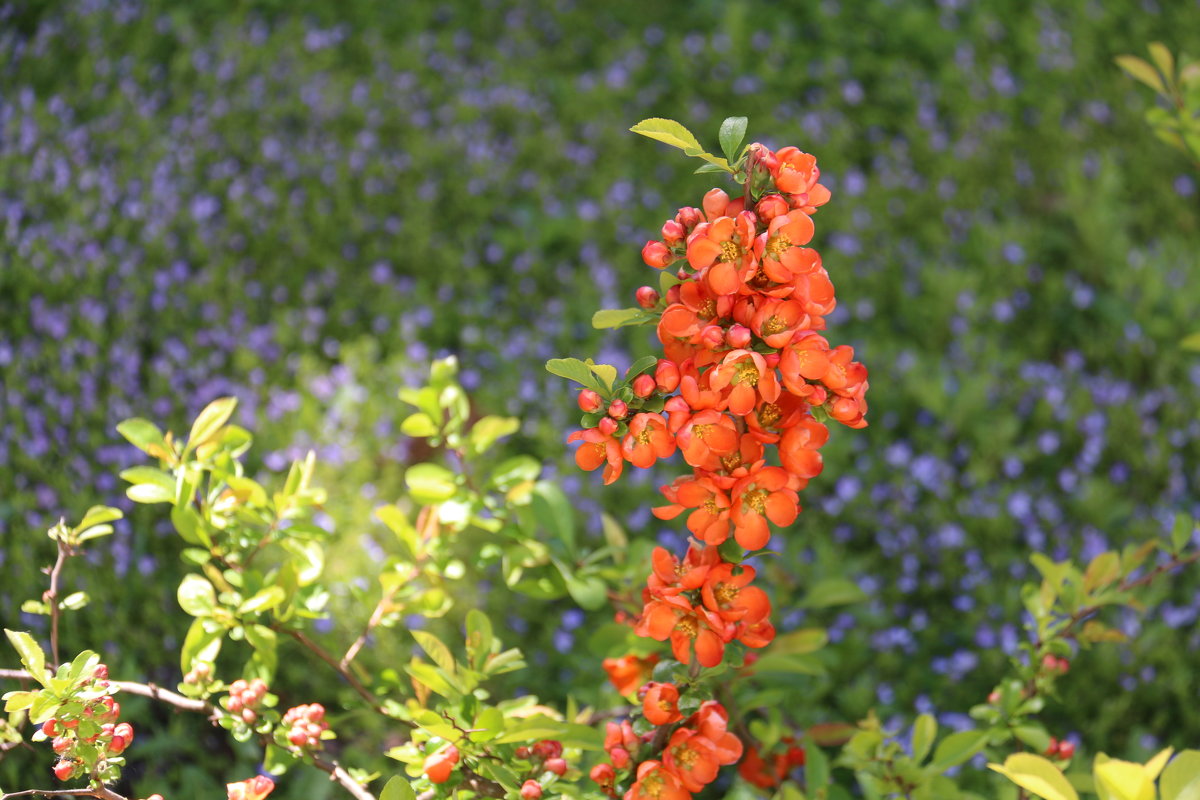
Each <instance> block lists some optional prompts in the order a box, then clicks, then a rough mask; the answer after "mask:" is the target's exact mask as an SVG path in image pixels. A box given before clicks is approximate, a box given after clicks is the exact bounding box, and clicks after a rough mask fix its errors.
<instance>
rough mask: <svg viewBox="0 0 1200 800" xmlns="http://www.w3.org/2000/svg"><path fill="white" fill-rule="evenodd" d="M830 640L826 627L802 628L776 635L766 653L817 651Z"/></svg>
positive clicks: (780, 653)
mask: <svg viewBox="0 0 1200 800" xmlns="http://www.w3.org/2000/svg"><path fill="white" fill-rule="evenodd" d="M828 641H829V634H828V632H826V631H825V629H824V628H801V629H799V630H795V631H791V632H789V633H785V634H782V635H780V636H777V637H775V641H774V642H773V643H772V644H771V647H770V649H768V650H767V652H766V655H783V654H804V653H815V652H816V651H817V650H820V649H821V648H822V647H824V646H825V643H826V642H828Z"/></svg>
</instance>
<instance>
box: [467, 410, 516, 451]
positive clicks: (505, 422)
mask: <svg viewBox="0 0 1200 800" xmlns="http://www.w3.org/2000/svg"><path fill="white" fill-rule="evenodd" d="M520 429H521V420H519V419H517V418H516V417H495V416H487V417H484V418H483V419H481V420H479V422H476V423H475V424H474V425H473V426H472V427H471V433H470V434H469V435H468V436H467V449H468V450H469V451H470V452H472V453H476V454H478V453H485V452H487V451H488V450H489V449H491V446H492V445H494V444H495V443H496V442H497V441H498V440H500V439H503V438H504V437H505V436H511V435H512V434H514V433H516V432H517V431H519V430H520Z"/></svg>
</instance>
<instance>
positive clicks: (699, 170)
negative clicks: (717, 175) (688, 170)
mask: <svg viewBox="0 0 1200 800" xmlns="http://www.w3.org/2000/svg"><path fill="white" fill-rule="evenodd" d="M706 172H729V170H727V169H726V168H725V167H722V166H720V165H719V164H701V165H700V166H698V167H696V168H695V169H694V170H692V174H693V175H703V174H704V173H706Z"/></svg>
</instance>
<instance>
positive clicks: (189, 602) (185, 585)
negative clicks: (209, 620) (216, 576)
mask: <svg viewBox="0 0 1200 800" xmlns="http://www.w3.org/2000/svg"><path fill="white" fill-rule="evenodd" d="M178 597H179V606H180V607H181V608H182V609H183V610H184V611H186V612H187V613H189V614H191V615H192V616H193V617H210V616H212V613H213V610H214V609H215V608H216V605H217V592H216V590H215V589H213V586H212V584H211V583H209V582H208V581H207V580H205V579H204V578H202V577H200V576H199V575H195V574H192V575H185V576H184V578H183V580H182V581H180V583H179V592H178Z"/></svg>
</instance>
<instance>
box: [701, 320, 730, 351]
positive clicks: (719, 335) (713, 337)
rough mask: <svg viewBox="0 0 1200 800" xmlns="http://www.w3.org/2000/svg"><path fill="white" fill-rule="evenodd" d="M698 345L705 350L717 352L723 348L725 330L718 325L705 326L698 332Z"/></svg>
mask: <svg viewBox="0 0 1200 800" xmlns="http://www.w3.org/2000/svg"><path fill="white" fill-rule="evenodd" d="M700 344H701V345H703V346H704V348H705V349H707V350H717V349H719V348H721V347H724V346H725V329H724V328H722V327H721V326H720V325H707V326H705V328H704V330H702V331H700Z"/></svg>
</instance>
